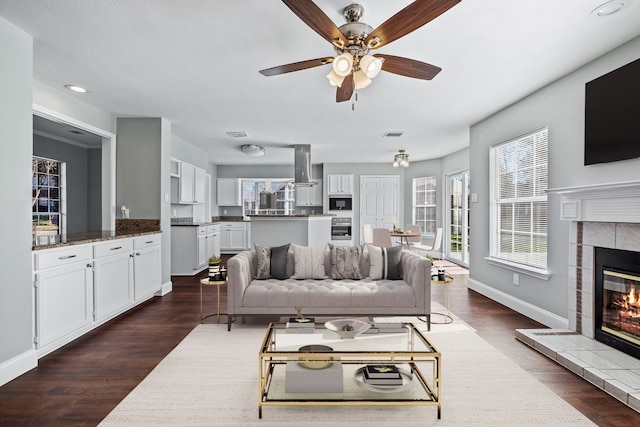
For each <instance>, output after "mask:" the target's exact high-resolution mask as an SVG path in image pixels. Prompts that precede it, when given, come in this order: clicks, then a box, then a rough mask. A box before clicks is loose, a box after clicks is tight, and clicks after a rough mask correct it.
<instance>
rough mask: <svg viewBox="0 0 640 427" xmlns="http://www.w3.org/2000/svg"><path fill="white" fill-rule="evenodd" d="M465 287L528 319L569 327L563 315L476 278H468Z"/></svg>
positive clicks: (554, 326)
mask: <svg viewBox="0 0 640 427" xmlns="http://www.w3.org/2000/svg"><path fill="white" fill-rule="evenodd" d="M467 287H468V288H469V289H472V290H474V291H476V292H478V293H479V294H482V295H484V296H486V297H487V298H491V299H492V300H494V301H497V302H499V303H500V304H502V305H504V306H507V307H509V308H510V309H512V310H515V311H517V312H518V313H520V314H522V315H525V316H527V317H528V318H530V319H533V320H535V321H536V322H540V323H542V324H543V325H545V326H547V327H549V328H553V329H569V320H568V319H565V318H564V317H561V316H558V315H557V314H554V313H551V312H549V311H547V310H544V309H542V308H540V307H536V306H535V305H533V304H530V303H528V302H526V301H522V300H520V299H518V298H515V297H513V296H512V295H509V294H507V293H504V292H502V291H499V290H497V289H495V288H492V287H491V286H487V285H485V284H484V283H480V282H478V281H477V280H474V279H471V278H469V284H468V285H467Z"/></svg>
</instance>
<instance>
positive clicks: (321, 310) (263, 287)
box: [227, 251, 431, 330]
mask: <svg viewBox="0 0 640 427" xmlns="http://www.w3.org/2000/svg"><path fill="white" fill-rule="evenodd" d="M366 255H367V254H366V252H365V256H364V257H363V258H364V259H363V272H365V273H368V268H369V266H368V257H367V256H366ZM289 256H290V257H292V256H293V255H292V254H291V253H290V254H289ZM289 262H290V263H292V262H293V260H289ZM401 264H402V272H403V280H386V279H383V280H372V279H370V278H365V279H362V280H350V279H342V280H333V279H330V278H327V279H319V280H317V279H315V280H314V279H302V280H296V279H286V280H277V279H267V280H255V279H253V277H254V276H255V272H256V254H255V252H254V251H246V252H241V253H239V254H237V255H235V256H233V257H232V258H231V259H229V261H228V263H227V271H228V293H227V311H228V313H229V317H228V330H231V323H232V321H233V319H234V318H236V317H238V316H256V315H274V316H294V315H295V314H296V312H295V307H296V306H300V307H302V308H303V309H302V312H303V314H304V315H305V316H369V317H372V316H424V317H426V320H427V324H428V327H429V329H430V326H431V325H430V318H431V316H430V311H431V263H430V262H429V260H428V259H426V258H424V257H421V256H419V255H417V254H414V253H411V252H403V253H402V259H401Z"/></svg>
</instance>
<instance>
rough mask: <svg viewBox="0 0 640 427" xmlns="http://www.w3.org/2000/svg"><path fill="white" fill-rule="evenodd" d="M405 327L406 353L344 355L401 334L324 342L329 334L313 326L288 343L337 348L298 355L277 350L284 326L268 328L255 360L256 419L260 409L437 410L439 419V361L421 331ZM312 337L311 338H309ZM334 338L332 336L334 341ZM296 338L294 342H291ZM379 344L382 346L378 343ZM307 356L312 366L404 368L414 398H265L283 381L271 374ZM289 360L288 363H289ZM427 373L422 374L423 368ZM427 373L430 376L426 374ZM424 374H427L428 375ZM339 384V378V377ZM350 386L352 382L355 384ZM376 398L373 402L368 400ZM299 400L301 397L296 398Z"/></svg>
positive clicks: (354, 393)
mask: <svg viewBox="0 0 640 427" xmlns="http://www.w3.org/2000/svg"><path fill="white" fill-rule="evenodd" d="M405 325H406V327H407V333H406V339H405V341H406V348H405V349H398V348H394V349H385V348H383V347H384V346H382V345H381V346H380V348H379V349H368V350H357V349H356V350H351V351H350V350H345V348H347V347H349V342H351V343H354V345H353V346H352V347H354V348H357V347H358V345H357V343H355V341H357V340H358V339H367V340H372V339H373V340H375V338H376V337H378V336H379V337H385V336H387V337H388V336H390V335H403V334H379V335H376V336H372V335H361V336H360V337H357V338H356V339H355V340H339V339H338V340H339V341H336V340H331V341H326V340H325V341H324V342H323V336H325V335H326V334H327V333H328V334H333V333H332V332H331V331H328V330H326V329H324V328H322V327H321V326H318V325H316V330H315V333H314V334H289V335H288V336H287V339H288V338H289V337H290V336H291V335H293V336H296V335H297V336H299V337H300V338H301V339H302V340H304V342H301V345H303V344H307V343H308V342H309V340H310V339H313V340H315V341H317V342H316V344H328V345H329V346H333V345H335V344H340V345H339V346H338V347H340V348H336V349H334V351H333V352H326V353H325V352H313V353H303V352H300V351H297V350H292V349H286V350H278V348H279V347H278V344H277V337H278V336H280V334H284V333H286V330H285V325H284V324H280V323H270V324H269V326H268V328H267V332H266V334H265V337H264V340H263V342H262V346H261V347H260V353H259V357H258V417H259V418H262V408H263V407H265V406H349V405H351V406H376V405H377V406H436V407H437V416H438V419H440V415H441V394H440V393H441V375H442V356H441V353H440V352H439V351H438V350H437V349H436V348H435V346H434V345H433V344H431V342H430V341H429V340H428V339H427V338H426V337H425V336H424V335H423V334H422V333H421V332H420V330H419V329H418V328H416V326H415V325H413V324H412V323H405ZM309 337H311V338H309ZM335 338H337V337H335ZM292 339H295V338H292ZM382 343H384V341H382ZM309 355H312V356H311V357H312V358H313V363H321V362H328V363H341V364H343V365H367V364H396V365H400V364H401V365H409V366H410V367H411V373H412V375H413V382H417V384H418V385H417V386H416V387H415V388H416V389H417V390H418V394H419V396H412V397H411V398H409V397H407V396H406V395H403V396H404V397H402V396H400V397H397V396H396V395H394V394H392V393H371V392H368V391H366V390H364V389H362V390H350V391H344V392H343V393H286V392H285V393H282V394H283V395H289V396H284V397H280V398H278V397H275V398H274V397H273V396H270V388H272V386H273V382H274V381H285V380H284V379H283V378H280V377H278V378H274V370H275V369H276V368H277V367H278V366H279V367H280V368H279V369H285V367H286V364H287V363H296V361H304V360H305V358H306V360H307V361H308V360H309V359H308V357H309ZM292 360H293V362H292ZM425 368H426V369H425ZM429 368H430V372H429V371H428V369H429ZM427 373H429V374H428V375H427ZM343 381H344V378H343ZM354 381H355V380H354ZM372 394H375V396H376V397H375V398H373V397H371V396H372ZM301 395H302V396H301Z"/></svg>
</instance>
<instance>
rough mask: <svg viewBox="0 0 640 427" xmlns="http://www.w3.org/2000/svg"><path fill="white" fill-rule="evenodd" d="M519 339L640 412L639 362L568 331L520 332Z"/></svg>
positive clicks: (518, 333)
mask: <svg viewBox="0 0 640 427" xmlns="http://www.w3.org/2000/svg"><path fill="white" fill-rule="evenodd" d="M516 339H518V340H519V341H521V342H523V343H525V344H527V345H528V346H530V347H532V348H533V349H535V350H537V351H539V352H540V353H542V354H544V355H545V356H547V357H549V358H550V359H552V360H554V361H556V362H557V363H559V364H560V365H562V366H564V367H565V368H567V369H569V370H570V371H572V372H573V373H575V374H576V375H578V376H580V377H582V378H584V379H585V380H587V381H589V382H590V383H592V384H593V385H595V386H596V387H598V388H600V389H602V390H604V391H605V392H607V393H608V394H610V395H611V396H613V397H615V398H616V399H618V400H619V401H621V402H622V403H624V404H626V405H627V406H629V407H631V408H633V409H634V410H636V411H638V412H640V360H638V359H636V358H634V357H632V356H629V355H627V354H625V353H623V352H621V351H618V350H615V349H613V348H611V347H609V346H607V345H605V344H603V343H601V342H599V341H596V340H593V339H591V338H588V337H586V336H584V335H581V334H580V333H578V332H575V331H570V330H568V329H517V330H516Z"/></svg>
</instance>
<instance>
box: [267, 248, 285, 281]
mask: <svg viewBox="0 0 640 427" xmlns="http://www.w3.org/2000/svg"><path fill="white" fill-rule="evenodd" d="M288 252H289V244H288V243H287V244H286V245H282V246H277V247H273V248H271V277H272V278H274V279H278V280H285V279H288V278H289V275H288V274H287V253H288Z"/></svg>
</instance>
